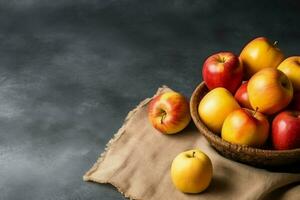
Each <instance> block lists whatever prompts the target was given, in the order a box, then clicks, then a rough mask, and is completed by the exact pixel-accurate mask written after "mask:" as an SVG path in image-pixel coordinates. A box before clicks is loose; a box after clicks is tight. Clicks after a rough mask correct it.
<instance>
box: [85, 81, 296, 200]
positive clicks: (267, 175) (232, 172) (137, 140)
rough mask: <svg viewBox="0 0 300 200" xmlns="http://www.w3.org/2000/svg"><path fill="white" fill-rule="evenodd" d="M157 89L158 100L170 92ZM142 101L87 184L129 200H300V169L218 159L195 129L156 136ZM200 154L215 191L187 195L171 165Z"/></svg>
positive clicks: (126, 121)
mask: <svg viewBox="0 0 300 200" xmlns="http://www.w3.org/2000/svg"><path fill="white" fill-rule="evenodd" d="M170 90H171V89H169V88H167V87H165V86H164V87H161V88H159V89H158V91H157V94H160V93H162V92H165V91H170ZM150 100H151V98H148V99H145V100H144V101H142V102H141V103H140V104H139V105H138V106H137V107H136V108H135V109H134V110H132V111H131V112H129V114H128V116H127V118H126V119H125V122H124V124H123V126H122V127H121V128H120V129H119V131H118V132H117V133H116V134H115V136H114V137H113V138H112V139H111V140H110V141H109V143H108V144H107V148H106V150H105V152H104V153H102V154H101V156H100V157H99V159H98V160H97V162H96V163H95V164H94V166H93V167H92V168H91V169H90V170H89V171H88V172H86V174H85V175H84V176H83V179H84V180H85V181H94V182H97V183H110V184H112V185H114V186H115V187H116V188H117V189H118V190H119V191H120V192H121V193H122V194H123V195H124V196H125V197H128V198H130V199H143V200H149V199H153V200H154V199H155V200H156V199H157V200H161V199H163V200H168V199H170V200H177V199H180V200H185V199H197V200H201V199H203V200H204V199H205V200H212V199H213V200H218V199H220V200H224V199H226V200H230V199H232V200H235V199H239V200H243V199H247V200H255V199H263V200H267V199H272V200H276V199H284V200H285V199H286V200H299V199H300V167H299V171H298V172H297V171H296V172H293V173H291V172H290V173H287V172H274V171H268V170H266V169H259V168H255V167H251V166H248V165H245V164H241V163H238V162H235V161H232V160H229V159H226V158H224V157H222V156H221V155H220V154H218V153H217V152H216V151H215V150H214V149H213V148H212V147H211V146H210V145H209V144H208V142H207V141H206V139H205V138H204V137H203V136H202V135H201V134H200V133H199V131H198V130H197V129H196V127H195V126H194V125H193V123H192V122H191V124H190V125H189V126H188V127H187V128H186V129H184V130H183V131H182V132H180V133H178V134H176V135H165V134H161V133H159V132H158V131H157V130H155V129H154V128H153V127H152V126H151V124H150V123H149V121H148V118H147V105H148V103H149V101H150ZM193 148H200V149H201V150H202V151H203V152H205V153H206V154H207V155H208V156H209V157H210V159H211V160H212V164H213V178H212V182H211V184H210V186H209V187H208V188H207V190H205V191H204V192H202V193H200V194H193V195H191V194H184V193H181V192H180V191H178V190H176V189H175V187H174V186H173V184H172V182H171V177H170V167H171V163H172V160H173V159H174V158H175V156H176V155H178V154H179V153H180V152H183V151H185V150H188V149H193Z"/></svg>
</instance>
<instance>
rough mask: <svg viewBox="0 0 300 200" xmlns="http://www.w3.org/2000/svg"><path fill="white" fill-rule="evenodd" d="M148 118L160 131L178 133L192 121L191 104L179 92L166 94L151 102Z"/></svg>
mask: <svg viewBox="0 0 300 200" xmlns="http://www.w3.org/2000/svg"><path fill="white" fill-rule="evenodd" d="M148 118H149V121H150V122H151V124H152V125H153V127H154V128H156V129H157V130H158V131H160V132H162V133H165V134H174V133H178V132H180V131H181V130H183V129H184V128H185V127H186V126H187V125H188V124H189V123H190V121H191V115H190V109H189V103H188V101H187V99H186V98H185V97H184V96H183V95H181V94H179V93H177V92H165V93H163V94H160V95H158V96H156V97H155V98H154V99H152V101H151V102H150V104H149V107H148Z"/></svg>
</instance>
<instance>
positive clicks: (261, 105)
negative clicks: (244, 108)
mask: <svg viewBox="0 0 300 200" xmlns="http://www.w3.org/2000/svg"><path fill="white" fill-rule="evenodd" d="M247 91H248V95H249V101H250V104H251V106H252V108H253V109H258V111H259V112H262V113H264V114H274V113H276V112H278V111H280V110H282V109H283V108H285V107H286V106H287V105H288V104H289V103H290V101H291V100H292V97H293V86H292V83H291V81H290V80H289V78H288V77H287V76H286V75H285V74H284V73H283V72H281V71H279V70H277V69H274V68H265V69H262V70H260V71H259V72H257V73H256V74H254V75H253V76H252V77H251V79H250V80H249V82H248V86H247Z"/></svg>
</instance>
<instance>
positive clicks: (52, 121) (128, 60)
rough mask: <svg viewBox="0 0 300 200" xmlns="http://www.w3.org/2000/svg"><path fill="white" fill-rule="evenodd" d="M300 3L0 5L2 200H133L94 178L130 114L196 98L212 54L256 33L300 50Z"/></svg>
mask: <svg viewBox="0 0 300 200" xmlns="http://www.w3.org/2000/svg"><path fill="white" fill-rule="evenodd" d="M299 7H300V3H299V1H296V0H295V1H289V0H288V1H284V0H282V1H272V3H271V2H270V1H266V0H260V1H258V2H257V3H254V2H253V1H236V2H231V1H222V0H210V1H207V0H174V1H170V0H164V1H161V0H157V1H156V0H151V1H138V0H109V1H100V0H99V1H97V0H91V1H83V0H82V1H79V0H59V1H51V0H22V1H15V0H10V1H0V127H1V128H0V199H1V200H2V199H14V200H17V199H22V200H26V199H46V200H48V199H49V200H50V199H51V200H52V199H53V200H54V199H55V200H56V199H123V197H122V196H121V194H119V193H118V192H117V191H116V190H115V189H114V188H113V187H111V186H106V185H98V184H92V183H86V182H83V181H82V175H83V173H84V172H85V171H86V170H88V169H89V168H90V167H91V165H92V164H93V163H94V162H95V160H96V158H97V157H98V155H99V154H100V153H101V152H102V151H103V150H104V147H105V144H106V143H107V142H108V141H109V139H110V138H111V137H112V136H113V134H114V133H115V132H116V131H117V129H118V128H119V127H120V126H121V124H122V121H123V119H124V117H125V116H126V114H127V112H128V111H129V110H131V109H132V108H134V107H135V105H136V104H137V103H138V102H140V101H141V100H143V99H144V98H146V97H149V96H151V95H152V94H153V93H154V92H155V91H156V89H157V87H159V86H160V85H162V84H166V85H168V86H170V87H172V88H174V89H176V90H178V91H180V92H182V93H183V94H185V95H187V96H190V94H191V92H192V91H193V89H194V87H195V86H196V85H197V83H199V82H200V81H201V64H202V63H203V60H204V59H205V58H206V57H207V56H208V55H210V54H212V53H215V52H218V51H222V50H230V51H233V52H235V53H237V54H238V53H239V52H240V50H241V48H242V46H243V45H244V44H245V43H246V42H247V41H249V40H250V39H252V38H254V37H256V36H267V37H269V38H270V39H272V40H278V41H279V46H280V47H281V48H282V50H283V51H284V52H285V53H286V54H287V55H292V54H298V55H299V53H300V49H299V44H300V28H299V27H300V23H299V19H300V12H299Z"/></svg>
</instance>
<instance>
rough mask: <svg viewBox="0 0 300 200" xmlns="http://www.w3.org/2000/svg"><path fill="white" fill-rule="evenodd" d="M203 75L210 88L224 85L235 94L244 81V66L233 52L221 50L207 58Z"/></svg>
mask: <svg viewBox="0 0 300 200" xmlns="http://www.w3.org/2000/svg"><path fill="white" fill-rule="evenodd" d="M202 76H203V80H204V82H205V84H206V86H207V87H208V88H209V89H210V90H212V89H214V88H217V87H224V88H226V89H227V90H229V91H230V92H231V93H232V94H234V93H235V91H236V90H237V89H238V87H239V85H240V84H241V82H242V78H243V66H242V64H241V62H240V60H239V58H238V57H237V56H236V55H234V54H233V53H231V52H220V53H217V54H214V55H211V56H209V57H208V58H207V59H206V60H205V62H204V64H203V68H202Z"/></svg>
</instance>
